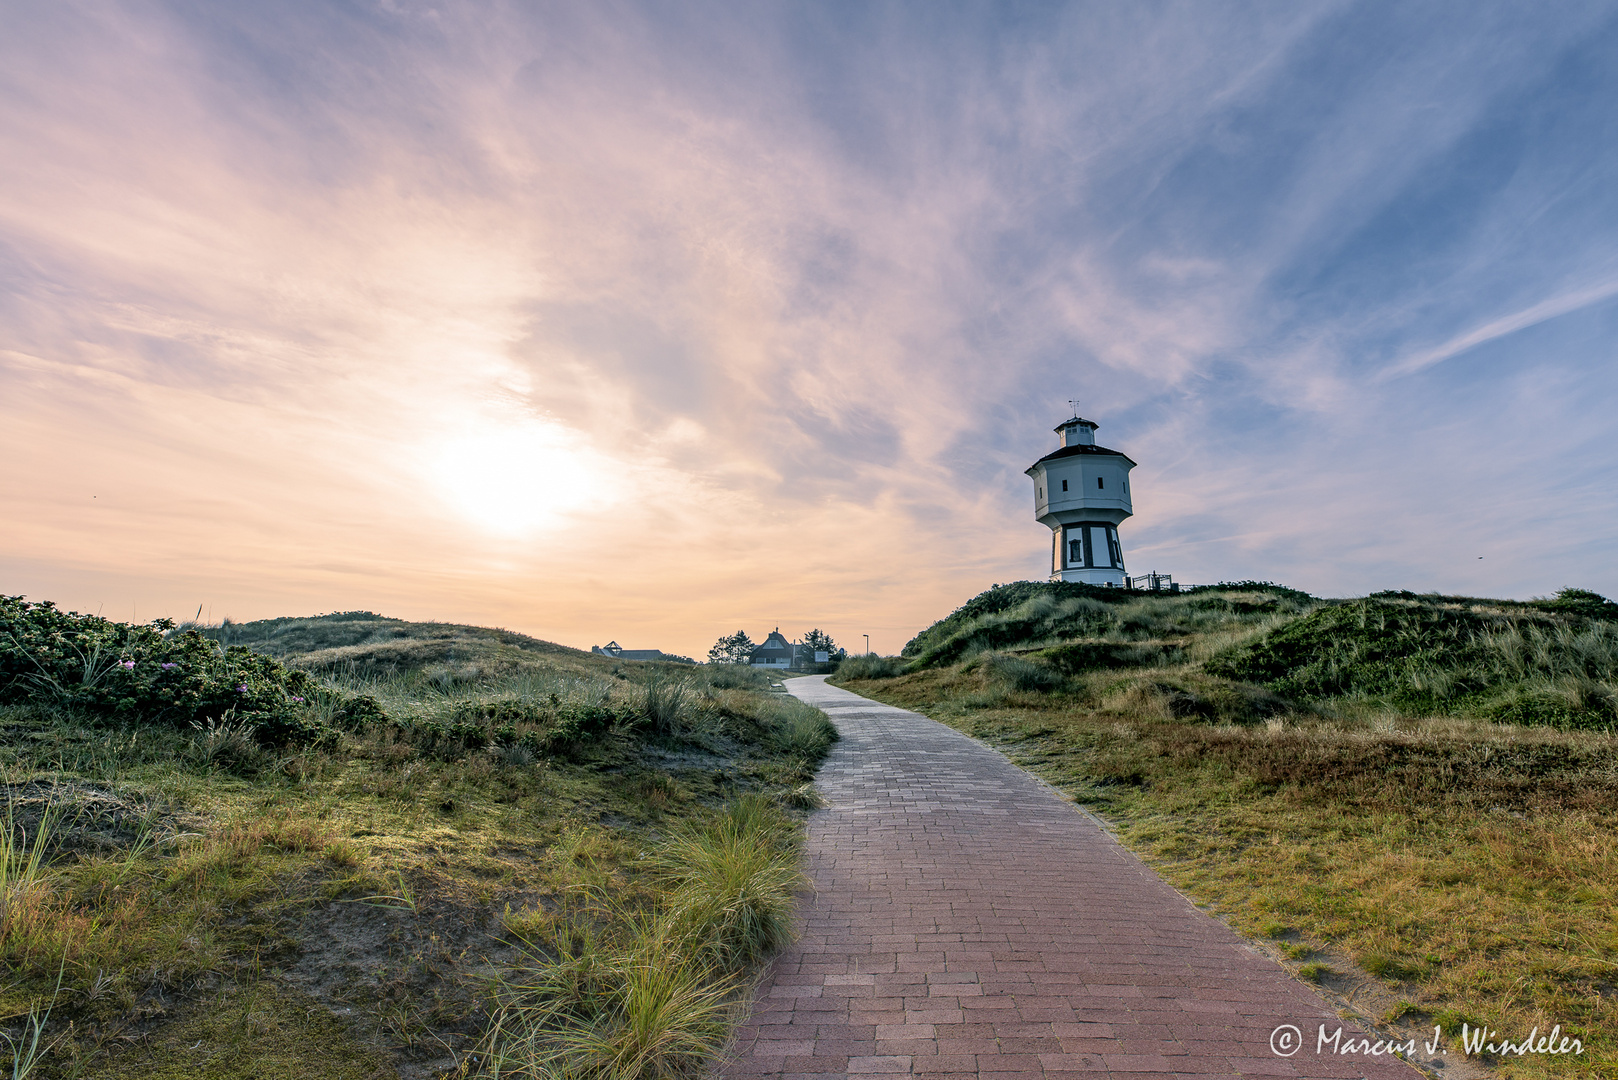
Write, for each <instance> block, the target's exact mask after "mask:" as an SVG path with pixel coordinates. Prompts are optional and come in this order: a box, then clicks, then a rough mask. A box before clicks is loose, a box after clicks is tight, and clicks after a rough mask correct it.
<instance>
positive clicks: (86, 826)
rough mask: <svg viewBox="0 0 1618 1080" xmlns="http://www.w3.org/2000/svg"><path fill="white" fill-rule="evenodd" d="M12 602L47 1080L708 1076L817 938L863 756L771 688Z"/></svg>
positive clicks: (484, 641)
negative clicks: (801, 897) (829, 781)
mask: <svg viewBox="0 0 1618 1080" xmlns="http://www.w3.org/2000/svg"><path fill="white" fill-rule="evenodd" d="M8 604H9V606H8V607H7V608H6V609H5V611H4V612H3V613H0V614H4V616H5V626H4V628H3V629H4V630H5V634H6V636H5V637H3V638H0V694H3V696H0V702H3V703H0V768H3V769H4V782H5V784H6V789H7V803H6V808H5V814H6V817H5V820H4V821H3V822H0V955H3V956H4V959H5V962H6V965H7V971H8V975H9V978H8V980H7V981H6V983H5V984H4V986H3V987H0V1024H3V1025H4V1031H5V1035H6V1037H7V1039H9V1041H10V1042H9V1045H10V1047H12V1051H11V1056H12V1057H13V1058H14V1059H15V1060H14V1061H13V1062H11V1064H12V1065H13V1067H14V1070H15V1071H16V1072H17V1074H18V1075H32V1076H36V1077H69V1076H72V1077H109V1078H110V1077H193V1076H208V1077H242V1078H246V1077H262V1076H272V1075H273V1076H277V1077H289V1078H296V1077H316V1076H318V1077H323V1078H325V1077H355V1078H359V1077H366V1078H370V1077H378V1076H395V1075H397V1076H401V1077H436V1076H442V1075H466V1076H475V1075H507V1076H539V1075H578V1076H597V1075H599V1076H607V1075H611V1076H615V1077H618V1076H622V1077H635V1076H654V1075H682V1074H696V1073H699V1072H701V1071H702V1069H703V1068H704V1067H705V1063H706V1062H707V1061H708V1060H710V1059H711V1057H712V1056H713V1054H714V1053H715V1051H716V1050H717V1048H718V1047H719V1046H720V1045H721V1044H722V1042H723V1039H724V1037H725V1035H726V1033H727V1032H728V1030H729V1025H730V1024H731V1023H732V1021H733V1019H734V1017H733V1010H734V1009H735V1007H736V1005H737V1000H738V995H737V988H738V986H739V980H741V979H742V978H743V977H744V976H745V974H746V973H747V971H748V970H749V967H750V965H753V964H755V963H756V962H757V961H758V959H759V958H761V957H762V956H764V955H765V954H767V953H768V951H769V950H770V949H772V948H774V947H776V946H777V945H778V944H779V943H780V941H781V940H782V938H783V935H784V933H785V927H786V925H787V924H786V919H787V917H788V913H789V912H790V909H791V904H792V899H793V890H794V889H795V888H796V887H797V885H798V877H797V870H796V865H797V851H796V846H797V842H798V836H799V831H800V830H799V826H798V823H797V820H796V818H795V816H794V814H795V809H796V808H800V807H803V806H805V805H807V800H808V799H809V796H808V794H807V789H806V788H805V787H804V785H806V784H807V782H808V781H809V779H810V777H811V776H812V774H813V771H814V769H815V767H816V766H817V764H818V762H819V761H820V759H821V757H823V755H824V753H825V752H826V749H827V748H828V747H829V745H830V741H831V739H832V738H834V737H835V733H834V731H833V730H832V729H831V728H830V725H829V724H828V723H827V722H826V720H825V718H824V716H823V715H822V714H820V713H819V712H818V711H817V710H814V709H811V708H809V707H808V706H805V705H803V704H801V703H800V702H797V701H796V700H795V699H791V698H788V697H786V696H785V695H783V694H781V693H779V692H778V690H776V691H774V692H772V688H771V687H770V685H769V683H768V680H766V679H765V678H764V677H763V676H761V675H758V674H756V673H753V672H751V671H747V670H736V669H708V668H693V667H691V666H689V665H682V664H662V663H659V664H640V663H633V662H616V661H611V660H607V659H603V658H600V657H594V656H591V655H589V654H585V653H581V652H578V651H577V650H572V649H566V648H563V647H560V646H556V645H552V644H549V643H546V642H539V641H536V640H534V639H531V638H526V637H523V636H522V635H517V634H511V633H509V632H505V631H493V630H484V629H481V628H475V627H455V626H447V625H442V624H412V623H403V622H399V621H398V620H390V619H383V618H380V617H377V616H372V615H368V614H363V613H362V614H343V615H336V616H326V617H323V618H316V619H296V620H289V619H281V620H271V621H267V622H265V623H258V624H255V623H248V624H244V625H240V626H225V627H159V628H157V629H155V630H151V631H150V632H143V633H137V632H135V631H134V630H131V629H130V628H126V627H120V626H118V625H117V624H103V623H102V622H101V621H100V620H95V621H90V620H87V619H84V618H83V617H77V616H72V617H69V616H66V615H63V614H61V613H51V612H48V611H40V610H38V609H32V610H30V609H27V607H26V605H21V604H20V602H16V601H8ZM189 631H196V632H195V633H190V632H189ZM74 634H78V635H79V636H78V637H77V638H75V637H74V636H73V635H74ZM30 635H32V636H30ZM8 646H9V651H8ZM244 646H250V648H245V647H244ZM272 736H273V737H272ZM36 1034H37V1036H38V1037H37V1039H36V1037H35V1036H36ZM5 1054H6V1050H5V1048H4V1047H0V1064H3V1063H4V1057H5Z"/></svg>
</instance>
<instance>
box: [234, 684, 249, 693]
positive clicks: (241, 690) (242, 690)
mask: <svg viewBox="0 0 1618 1080" xmlns="http://www.w3.org/2000/svg"><path fill="white" fill-rule="evenodd" d="M236 690H237V692H238V693H242V694H245V693H247V684H246V683H242V684H241V685H240V686H238V687H237V688H236Z"/></svg>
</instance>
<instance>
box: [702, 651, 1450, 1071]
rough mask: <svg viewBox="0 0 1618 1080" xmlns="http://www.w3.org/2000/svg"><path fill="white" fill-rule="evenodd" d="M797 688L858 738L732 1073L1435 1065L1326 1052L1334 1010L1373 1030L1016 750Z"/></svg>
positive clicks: (804, 682)
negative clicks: (1321, 1044)
mask: <svg viewBox="0 0 1618 1080" xmlns="http://www.w3.org/2000/svg"><path fill="white" fill-rule="evenodd" d="M787 686H788V687H789V688H790V690H791V691H792V693H793V694H795V695H796V696H798V697H800V698H802V699H803V700H804V701H807V702H809V703H811V704H813V705H816V706H818V707H820V708H822V709H824V710H826V713H827V714H828V715H829V716H830V717H831V718H832V720H833V721H834V722H835V723H836V725H837V728H838V730H839V731H840V732H841V733H842V741H841V742H839V743H838V744H837V745H836V747H834V748H833V750H832V753H831V755H830V756H829V757H828V758H827V760H826V763H825V765H824V766H823V767H822V769H821V771H820V775H819V777H818V779H817V786H818V788H819V789H820V791H821V794H822V795H823V796H824V797H825V799H826V801H827V803H828V804H829V805H828V808H827V809H825V810H821V811H817V812H816V813H815V814H813V815H812V816H811V818H810V822H809V832H808V844H807V869H808V873H809V875H810V878H811V880H812V881H813V883H814V888H815V892H814V894H813V895H812V896H810V897H806V898H805V899H804V901H803V903H802V907H801V910H800V913H799V920H800V927H801V937H800V939H799V940H798V942H797V943H796V944H795V945H794V946H792V947H791V948H789V949H788V950H786V951H785V952H783V953H782V955H781V956H780V957H779V958H777V960H776V962H775V963H774V964H773V965H772V966H771V968H770V970H769V971H768V972H767V973H766V975H765V978H764V980H763V981H762V983H761V984H760V986H759V988H758V992H757V997H756V999H755V1001H754V1005H753V1010H752V1013H751V1015H750V1018H749V1020H748V1021H747V1023H746V1024H745V1025H744V1026H743V1027H742V1029H741V1030H740V1032H739V1033H738V1036H737V1041H736V1043H735V1045H734V1047H733V1055H732V1058H731V1059H730V1060H729V1061H728V1063H727V1065H726V1067H725V1069H724V1071H723V1072H724V1076H726V1077H728V1078H730V1080H743V1078H751V1077H760V1076H772V1077H775V1076H781V1077H804V1078H806V1080H807V1078H815V1080H824V1078H825V1077H826V1076H828V1075H832V1076H838V1075H868V1074H888V1075H894V1074H897V1075H907V1076H928V1077H937V1078H940V1080H942V1078H945V1077H961V1078H965V1077H994V1078H996V1080H1014V1078H1018V1077H1027V1078H1030V1080H1032V1078H1035V1077H1059V1076H1072V1077H1075V1078H1077V1077H1080V1076H1083V1077H1086V1078H1091V1080H1094V1078H1097V1077H1100V1076H1104V1075H1105V1076H1112V1075H1116V1076H1120V1077H1129V1078H1132V1080H1145V1078H1147V1077H1150V1076H1180V1077H1212V1076H1276V1077H1316V1076H1318V1077H1366V1078H1372V1080H1382V1078H1387V1080H1418V1077H1420V1075H1421V1074H1420V1073H1418V1072H1417V1071H1416V1070H1415V1069H1413V1068H1411V1067H1410V1066H1408V1065H1406V1064H1404V1063H1402V1062H1400V1061H1398V1060H1395V1059H1391V1058H1389V1057H1380V1058H1373V1057H1371V1056H1369V1055H1364V1054H1356V1055H1341V1054H1331V1053H1325V1054H1316V1053H1315V1045H1316V1039H1317V1032H1318V1029H1319V1026H1320V1025H1321V1024H1322V1023H1324V1024H1326V1031H1327V1033H1328V1034H1330V1033H1331V1032H1332V1031H1334V1030H1335V1029H1337V1028H1338V1027H1339V1026H1340V1027H1342V1029H1343V1035H1342V1039H1343V1040H1344V1041H1346V1040H1348V1039H1350V1038H1353V1039H1356V1040H1357V1039H1359V1038H1363V1037H1364V1036H1365V1034H1366V1033H1365V1032H1363V1031H1361V1030H1360V1029H1359V1028H1357V1027H1354V1026H1352V1025H1350V1024H1348V1023H1345V1022H1344V1021H1342V1020H1340V1019H1338V1018H1337V1016H1336V1013H1335V1012H1334V1011H1333V1010H1332V1009H1331V1008H1330V1007H1329V1006H1328V1005H1327V1004H1326V1002H1325V1001H1324V1000H1323V999H1321V998H1320V997H1319V996H1318V995H1317V994H1315V993H1314V992H1313V991H1312V990H1310V989H1309V988H1308V987H1306V986H1304V985H1303V984H1302V983H1299V982H1298V981H1296V980H1295V979H1293V978H1291V977H1290V976H1289V975H1287V973H1286V972H1284V971H1283V970H1282V969H1281V968H1280V967H1279V966H1277V965H1276V964H1275V963H1274V962H1273V961H1271V960H1269V959H1267V958H1265V957H1264V956H1262V955H1260V954H1258V953H1257V952H1255V951H1253V950H1252V949H1251V948H1249V947H1248V946H1246V945H1245V944H1243V942H1242V941H1241V939H1240V938H1238V937H1237V936H1236V935H1235V934H1234V933H1233V932H1232V931H1231V930H1230V929H1229V928H1228V927H1226V926H1225V925H1224V924H1223V923H1221V922H1219V921H1218V920H1216V919H1214V918H1212V917H1211V916H1209V915H1207V914H1206V913H1204V912H1202V911H1199V910H1197V908H1195V907H1194V906H1193V905H1192V904H1190V903H1189V902H1188V901H1187V900H1186V899H1185V898H1184V897H1182V896H1181V895H1180V894H1179V893H1177V892H1175V890H1174V889H1173V888H1171V887H1170V886H1169V885H1168V884H1167V883H1165V882H1164V881H1163V880H1162V879H1161V878H1159V877H1158V876H1157V875H1156V874H1155V873H1153V872H1152V871H1151V870H1150V869H1149V868H1147V867H1146V866H1145V864H1143V863H1142V862H1141V861H1140V860H1139V859H1137V858H1136V857H1135V856H1134V855H1131V854H1130V853H1129V852H1127V851H1125V850H1124V849H1123V848H1122V847H1120V846H1119V845H1118V844H1117V842H1116V841H1114V840H1113V839H1112V838H1111V837H1110V836H1109V835H1108V834H1107V833H1106V832H1105V831H1104V830H1103V829H1102V828H1100V827H1099V826H1098V825H1097V824H1096V822H1095V820H1094V819H1093V818H1091V817H1090V816H1089V815H1087V814H1085V813H1083V812H1082V811H1080V810H1078V809H1076V808H1075V807H1073V806H1072V805H1070V804H1069V803H1067V802H1065V801H1063V800H1062V799H1061V798H1060V797H1059V796H1057V795H1056V794H1054V793H1053V792H1052V791H1051V790H1050V789H1048V788H1046V787H1045V786H1044V785H1042V784H1040V783H1039V782H1038V781H1036V780H1035V779H1033V778H1032V777H1031V776H1029V775H1028V774H1027V773H1025V772H1023V771H1022V770H1021V769H1019V768H1017V767H1016V766H1015V765H1012V764H1011V763H1010V762H1009V761H1008V760H1007V759H1006V758H1005V757H1004V756H1003V755H1001V754H999V753H997V752H995V751H993V750H991V749H989V748H987V747H985V746H983V745H981V744H980V743H977V742H975V741H973V740H972V739H969V738H967V737H966V736H964V735H962V734H960V733H959V732H956V731H954V730H952V729H950V728H948V727H945V726H944V725H943V724H940V723H937V722H936V721H933V720H930V719H928V718H927V717H925V716H922V715H920V714H919V713H913V712H907V711H905V710H903V709H898V708H894V707H893V706H889V705H883V704H880V703H878V702H874V701H871V700H870V699H868V698H863V697H860V696H859V695H857V694H854V693H851V692H849V691H847V690H842V689H840V688H838V687H833V686H828V685H826V683H825V679H824V677H807V678H798V679H792V680H790V681H789V682H788V683H787ZM1282 1024H1292V1025H1294V1026H1295V1027H1296V1028H1297V1029H1298V1030H1299V1032H1300V1033H1301V1036H1302V1048H1301V1049H1300V1050H1299V1051H1298V1052H1297V1053H1295V1054H1294V1055H1292V1056H1290V1057H1283V1056H1279V1055H1277V1054H1276V1053H1274V1052H1272V1050H1271V1045H1270V1040H1271V1033H1272V1032H1273V1031H1274V1030H1275V1029H1276V1028H1277V1027H1278V1026H1279V1025H1282ZM1372 1038H1373V1039H1374V1036H1372Z"/></svg>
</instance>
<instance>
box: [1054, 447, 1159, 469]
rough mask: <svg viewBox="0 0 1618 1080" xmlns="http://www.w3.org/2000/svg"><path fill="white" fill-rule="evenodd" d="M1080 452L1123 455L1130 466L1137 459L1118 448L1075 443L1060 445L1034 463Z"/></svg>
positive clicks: (1132, 465)
mask: <svg viewBox="0 0 1618 1080" xmlns="http://www.w3.org/2000/svg"><path fill="white" fill-rule="evenodd" d="M1079 454H1098V455H1101V456H1103V457H1121V458H1123V459H1124V460H1125V461H1127V462H1129V466H1130V468H1134V467H1135V461H1134V460H1133V459H1132V458H1130V456H1129V455H1128V454H1125V453H1122V452H1121V451H1118V450H1110V449H1108V448H1107V447H1105V446H1096V445H1095V444H1094V443H1075V444H1074V445H1072V446H1063V447H1060V448H1059V449H1056V450H1052V451H1051V452H1050V453H1048V454H1046V455H1045V456H1044V457H1042V458H1040V459H1039V461H1036V462H1034V464H1035V465H1039V464H1041V463H1043V462H1046V461H1054V460H1056V459H1057V458H1065V457H1075V456H1077V455H1079ZM1030 468H1032V466H1030Z"/></svg>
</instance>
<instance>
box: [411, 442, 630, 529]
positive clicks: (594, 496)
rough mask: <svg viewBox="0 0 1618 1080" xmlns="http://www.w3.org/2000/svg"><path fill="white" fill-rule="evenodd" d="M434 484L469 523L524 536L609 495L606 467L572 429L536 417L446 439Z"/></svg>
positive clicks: (437, 455) (435, 459)
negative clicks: (607, 491)
mask: <svg viewBox="0 0 1618 1080" xmlns="http://www.w3.org/2000/svg"><path fill="white" fill-rule="evenodd" d="M430 468H431V475H432V481H433V484H434V486H435V487H436V488H437V489H438V491H439V493H440V495H441V496H442V497H443V498H444V500H445V501H446V502H447V503H448V504H449V505H450V507H451V508H452V509H453V510H454V511H455V512H456V513H457V514H459V515H460V516H461V518H462V519H464V520H465V521H467V522H468V523H469V524H471V525H473V526H475V527H476V528H478V529H480V530H481V531H483V532H486V533H490V534H493V535H497V536H506V537H522V536H528V535H531V534H534V533H537V532H544V531H546V530H549V529H553V528H556V527H557V526H559V525H561V524H563V523H564V522H565V521H566V519H567V517H568V516H569V515H570V514H574V513H577V512H579V511H581V510H585V509H588V508H589V507H591V506H592V505H596V504H598V503H599V502H601V501H602V500H603V499H604V497H605V491H604V488H605V480H606V475H605V473H606V470H605V469H604V468H603V467H602V464H601V463H600V462H599V461H598V460H597V455H595V454H594V453H592V452H591V451H589V450H588V449H587V448H585V447H584V446H582V445H581V443H580V440H579V439H578V437H577V436H576V435H574V434H573V433H572V432H571V431H569V430H568V429H567V428H564V427H562V426H560V425H558V424H550V423H545V422H542V421H537V420H530V421H524V422H521V423H516V424H511V423H501V422H498V421H496V422H492V423H491V425H490V426H489V428H488V429H487V430H483V431H476V432H467V433H464V434H461V435H458V436H455V437H453V438H450V439H447V440H445V441H444V442H442V443H441V444H440V445H439V446H438V447H437V448H436V449H435V451H434V452H433V454H432V459H431V466H430Z"/></svg>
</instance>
